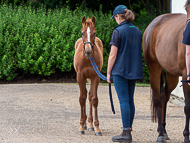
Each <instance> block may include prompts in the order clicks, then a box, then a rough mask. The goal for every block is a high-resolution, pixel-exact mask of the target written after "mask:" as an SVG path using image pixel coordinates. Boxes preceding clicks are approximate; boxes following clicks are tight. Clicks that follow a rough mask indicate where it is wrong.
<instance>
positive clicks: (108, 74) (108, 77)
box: [107, 73, 111, 83]
mask: <svg viewBox="0 0 190 143" xmlns="http://www.w3.org/2000/svg"><path fill="white" fill-rule="evenodd" d="M110 79H111V74H110V73H107V82H108V83H111V81H110Z"/></svg>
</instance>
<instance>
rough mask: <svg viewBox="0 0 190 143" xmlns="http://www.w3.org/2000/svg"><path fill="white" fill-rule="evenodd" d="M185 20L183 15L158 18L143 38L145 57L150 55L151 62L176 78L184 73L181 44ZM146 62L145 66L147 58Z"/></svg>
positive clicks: (183, 46)
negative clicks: (156, 63) (157, 64)
mask: <svg viewBox="0 0 190 143" xmlns="http://www.w3.org/2000/svg"><path fill="white" fill-rule="evenodd" d="M186 18H187V16H186V15H185V14H164V15H161V16H158V17H157V18H155V19H154V20H153V21H152V23H151V24H150V25H149V26H148V28H147V29H146V31H145V33H144V37H143V45H144V50H145V56H146V57H149V56H150V55H151V62H159V63H160V65H161V66H162V68H164V69H165V70H167V71H168V72H169V73H171V74H173V75H176V76H181V75H182V73H183V72H185V71H186V66H185V45H184V44H183V43H182V38H183V31H184V29H185V26H186ZM145 43H146V45H145ZM153 45H154V46H153ZM158 48H159V50H158ZM180 48H182V49H180ZM171 51H172V54H171ZM148 55H149V56H148ZM168 56H169V57H170V58H167V57H168ZM166 59H167V60H166ZM146 60H147V61H146V64H149V62H150V61H149V58H147V59H146ZM174 61H176V62H177V61H178V63H176V62H174ZM149 68H151V67H150V66H149Z"/></svg>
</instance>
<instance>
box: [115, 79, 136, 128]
mask: <svg viewBox="0 0 190 143" xmlns="http://www.w3.org/2000/svg"><path fill="white" fill-rule="evenodd" d="M113 82H114V86H115V90H116V92H117V96H118V99H119V102H120V109H121V117H122V123H123V130H128V129H130V128H132V124H133V120H134V116H135V105H134V98H133V97H134V90H135V83H136V80H128V79H125V78H124V77H122V76H113Z"/></svg>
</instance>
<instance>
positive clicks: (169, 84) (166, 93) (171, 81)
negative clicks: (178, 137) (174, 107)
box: [162, 72, 178, 140]
mask: <svg viewBox="0 0 190 143" xmlns="http://www.w3.org/2000/svg"><path fill="white" fill-rule="evenodd" d="M177 83H178V76H173V75H171V74H170V73H168V72H166V84H165V87H164V89H163V90H162V126H163V128H164V136H165V138H166V140H169V137H168V135H167V132H166V108H167V103H168V101H169V99H170V94H171V92H172V91H173V90H174V89H175V87H176V86H177Z"/></svg>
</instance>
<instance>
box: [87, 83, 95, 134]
mask: <svg viewBox="0 0 190 143" xmlns="http://www.w3.org/2000/svg"><path fill="white" fill-rule="evenodd" d="M91 88H92V85H91V86H90V90H89V104H90V110H89V117H88V122H89V126H88V130H89V131H94V127H93V116H92V101H91V100H92V91H91V90H92V89H91Z"/></svg>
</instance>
